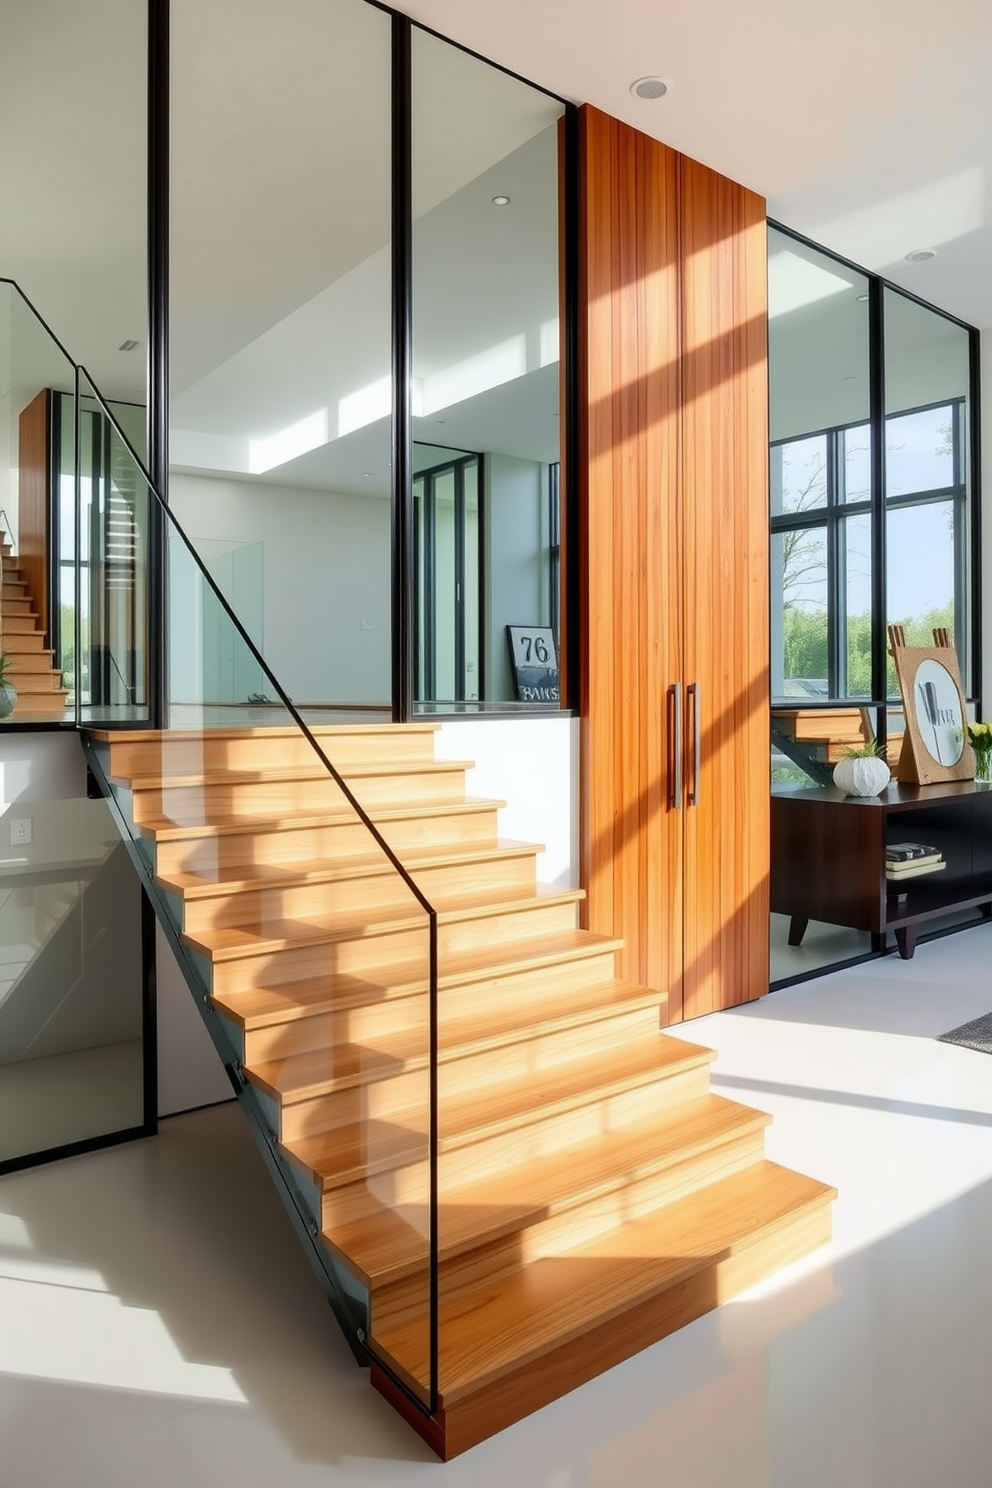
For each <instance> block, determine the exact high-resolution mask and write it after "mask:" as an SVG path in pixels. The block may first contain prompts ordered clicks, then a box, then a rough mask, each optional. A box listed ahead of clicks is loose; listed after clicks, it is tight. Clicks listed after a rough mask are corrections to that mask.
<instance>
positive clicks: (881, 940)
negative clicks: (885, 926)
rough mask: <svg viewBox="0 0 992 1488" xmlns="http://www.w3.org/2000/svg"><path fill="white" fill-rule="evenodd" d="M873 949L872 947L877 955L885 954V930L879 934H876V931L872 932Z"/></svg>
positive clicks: (873, 952)
mask: <svg viewBox="0 0 992 1488" xmlns="http://www.w3.org/2000/svg"><path fill="white" fill-rule="evenodd" d="M871 949H872V954H873V955H875V956H882V955H884V954H885V931H884V930H883V931H882V933H881V934H880V935H879V934H876V933H875V932H874V931H873V932H872V937H871Z"/></svg>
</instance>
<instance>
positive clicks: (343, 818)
mask: <svg viewBox="0 0 992 1488" xmlns="http://www.w3.org/2000/svg"><path fill="white" fill-rule="evenodd" d="M434 730H435V726H434V725H431V724H417V725H408V726H391V725H372V726H351V727H345V726H342V727H326V728H320V729H318V730H316V732H317V734H318V736H319V739H320V742H321V745H322V747H323V748H324V750H325V751H326V752H327V754H328V756H329V758H331V759H332V760H334V762H335V764H336V766H337V768H338V769H339V770H340V771H341V773H342V775H343V777H344V778H345V779H346V780H347V782H348V784H349V786H350V787H351V789H352V790H353V791H354V792H355V794H356V796H357V797H358V798H359V799H360V800H361V802H362V804H363V806H364V807H365V809H366V810H367V811H368V812H369V814H370V815H371V816H372V817H373V819H374V820H375V821H376V823H377V825H378V827H379V829H380V831H381V832H382V833H383V835H384V836H385V838H386V839H387V840H388V841H389V843H390V845H391V846H392V848H393V850H394V851H395V852H396V853H397V854H398V856H399V857H400V858H401V860H402V861H403V862H404V865H405V866H406V867H407V869H408V871H409V872H410V873H411V874H412V875H413V877H414V878H415V880H416V881H417V883H418V884H419V886H420V887H421V888H422V890H423V892H424V893H425V894H426V895H427V896H428V897H429V899H430V900H431V902H432V903H433V904H434V905H435V907H436V909H437V911H438V942H439V988H438V996H439V1003H438V1008H439V1045H440V1058H439V1067H438V1091H439V1154H438V1172H439V1184H440V1190H439V1191H440V1206H439V1225H438V1230H439V1236H438V1238H439V1255H440V1299H441V1300H440V1329H439V1332H440V1359H439V1395H440V1409H439V1411H438V1413H437V1415H435V1416H434V1417H431V1418H427V1417H425V1416H424V1415H423V1414H422V1413H421V1412H419V1411H418V1410H417V1409H416V1408H415V1407H414V1406H413V1405H412V1404H411V1403H410V1401H409V1400H408V1398H407V1396H406V1395H405V1394H404V1393H403V1392H402V1391H401V1390H400V1389H399V1388H397V1386H396V1384H395V1383H394V1382H393V1381H392V1380H391V1379H390V1377H389V1374H388V1373H387V1372H386V1371H385V1370H384V1369H382V1368H380V1367H379V1365H378V1364H376V1363H373V1366H372V1379H373V1383H374V1384H375V1385H376V1387H377V1388H378V1389H379V1390H380V1391H382V1393H383V1394H384V1395H385V1396H386V1397H387V1398H388V1399H390V1400H391V1402H392V1403H393V1404H394V1405H395V1406H396V1408H397V1409H398V1410H399V1411H401V1413H402V1414H403V1415H404V1416H405V1417H406V1418H407V1419H408V1420H409V1421H410V1423H411V1424H412V1425H413V1426H414V1427H415V1429H416V1430H417V1431H419V1432H420V1434H421V1435H422V1436H423V1437H424V1438H425V1440H426V1441H428V1442H429V1443H430V1445H431V1446H432V1447H433V1448H434V1449H435V1450H436V1451H437V1452H438V1453H439V1455H441V1456H442V1457H445V1458H448V1457H451V1456H453V1455H455V1454H456V1453H458V1452H461V1451H463V1450H464V1449H465V1448H467V1447H470V1446H472V1445H473V1444H474V1443H476V1442H478V1441H480V1440H482V1439H483V1438H485V1437H487V1436H490V1435H492V1434H493V1433H495V1432H496V1431H499V1430H500V1429H502V1428H503V1427H504V1426H507V1425H509V1424H511V1423H512V1422H514V1421H517V1420H519V1419H520V1418H521V1417H523V1416H525V1415H527V1414H528V1413H529V1412H531V1411H533V1410H535V1409H537V1408H538V1407H540V1406H542V1405H544V1404H546V1403H548V1402H549V1401H551V1400H553V1399H555V1398H556V1397H558V1396H560V1395H562V1394H564V1393H565V1392H566V1391H568V1390H570V1389H572V1388H574V1387H575V1386H577V1385H579V1384H580V1383H582V1382H583V1381H585V1380H588V1379H590V1378H592V1377H593V1376H594V1375H596V1374H598V1373H600V1372H602V1371H603V1370H605V1369H608V1368H609V1367H610V1366H611V1365H613V1364H615V1363H617V1362H618V1361H619V1360H621V1359H624V1358H626V1357H628V1356H629V1355H631V1354H633V1353H635V1352H636V1351H638V1350H639V1349H642V1348H644V1347H646V1346H647V1345H648V1344H650V1343H652V1342H654V1341H655V1340H657V1339H659V1338H661V1337H663V1336H664V1335H665V1334H667V1333H669V1332H671V1331H673V1330H674V1329H676V1328H679V1327H681V1326H683V1325H684V1324H685V1323H687V1322H689V1321H691V1319H693V1318H694V1317H697V1316H698V1315H700V1314H701V1313H703V1312H705V1311H707V1310H708V1309H710V1308H712V1307H714V1306H716V1305H717V1304H718V1303H719V1302H721V1301H723V1300H724V1299H725V1298H727V1297H730V1296H732V1295H733V1294H734V1293H735V1292H738V1291H740V1290H741V1289H742V1288H744V1287H747V1286H749V1285H751V1284H752V1283H754V1282H756V1281H758V1280H759V1279H760V1278H762V1277H764V1276H766V1275H767V1274H768V1273H769V1272H771V1271H773V1270H774V1269H776V1268H778V1267H780V1266H782V1265H785V1264H787V1263H788V1262H790V1261H792V1260H794V1259H796V1258H798V1257H799V1256H801V1255H803V1254H805V1253H806V1252H808V1251H809V1250H811V1249H812V1248H814V1247H816V1246H818V1245H821V1244H823V1243H824V1242H825V1241H826V1240H827V1239H828V1238H829V1235H830V1204H831V1200H832V1198H833V1197H834V1194H833V1190H832V1189H830V1188H828V1187H827V1186H825V1185H824V1184H822V1183H818V1182H816V1181H814V1180H812V1179H809V1178H806V1177H803V1176H801V1175H799V1174H796V1173H793V1172H790V1171H788V1170H786V1169H783V1168H781V1167H777V1166H776V1165H774V1164H773V1163H770V1162H768V1161H767V1160H766V1159H765V1158H764V1155H763V1154H764V1147H763V1143H764V1128H765V1126H766V1125H767V1124H768V1121H769V1118H768V1117H767V1116H765V1115H763V1114H762V1113H760V1112H756V1111H752V1110H749V1109H747V1108H746V1107H743V1106H740V1105H737V1104H736V1103H734V1102H731V1101H727V1100H724V1099H722V1098H721V1097H719V1096H716V1095H714V1094H713V1093H712V1092H711V1091H710V1088H709V1073H708V1071H709V1063H710V1061H711V1059H712V1058H713V1057H714V1056H713V1054H712V1052H711V1051H710V1050H708V1049H704V1048H701V1047H699V1046H697V1045H695V1044H691V1043H687V1042H686V1041H684V1040H683V1039H676V1038H673V1037H670V1036H668V1035H666V1034H664V1033H662V1032H661V1031H660V1028H659V1003H660V1001H662V1000H663V999H662V997H661V995H660V994H659V993H658V992H657V991H653V990H650V989H647V988H644V987H638V986H633V985H631V984H629V983H626V982H622V981H620V980H618V979H617V977H616V974H615V960H614V958H615V953H616V951H617V950H618V949H619V944H620V943H619V942H618V941H615V940H610V939H608V938H606V937H604V936H601V935H594V934H592V933H590V932H588V931H585V930H582V929H580V928H578V925H577V910H578V906H579V902H580V900H581V898H582V895H581V893H580V892H579V891H575V890H562V889H557V888H540V887H539V886H538V885H537V884H536V880H535V859H536V855H537V853H538V851H539V849H538V848H537V847H535V846H533V845H528V844H523V843H517V842H501V841H500V840H499V838H498V835H497V812H498V808H499V806H500V804H501V803H500V802H497V801H482V800H472V799H467V798H466V796H465V778H464V772H465V769H466V768H467V766H466V765H465V764H464V763H460V762H459V763H451V762H437V761H435V759H434V756H433V733H434ZM92 737H93V738H94V739H95V740H97V741H99V745H100V747H102V748H104V749H105V750H108V751H109V772H110V777H111V781H112V785H113V788H114V790H115V793H116V794H117V795H118V800H119V802H120V804H121V805H122V809H125V810H126V811H128V812H129V813H130V815H131V818H132V820H133V821H134V823H136V826H137V831H138V832H139V834H140V837H141V839H142V841H143V842H144V843H145V844H146V847H147V849H148V851H149V855H150V858H151V860H152V862H153V864H154V873H155V875H156V877H157V879H158V881H159V886H160V887H161V888H162V889H163V890H164V891H165V892H166V894H167V895H169V896H171V898H172V900H173V902H174V903H175V905H176V908H177V914H181V924H182V934H183V936H184V938H185V940H186V942H187V943H188V945H189V946H190V947H191V948H192V950H193V951H195V952H196V953H197V954H198V955H199V957H201V958H203V962H204V964H206V965H207V966H208V967H209V973H208V974H209V979H210V986H209V994H210V999H211V1002H212V1005H213V1006H214V1007H215V1008H216V1009H217V1010H218V1011H219V1013H220V1014H222V1016H223V1018H224V1019H226V1020H227V1026H228V1027H229V1029H230V1030H231V1037H232V1040H233V1042H234V1046H235V1047H236V1048H238V1049H240V1051H241V1058H242V1062H243V1070H244V1075H245V1077H246V1079H247V1080H248V1081H249V1082H250V1083H251V1084H252V1085H253V1086H254V1087H255V1088H256V1090H257V1091H258V1092H260V1093H261V1095H262V1096H263V1097H265V1098H266V1100H267V1101H268V1102H271V1109H272V1110H273V1112H274V1113H275V1115H274V1116H273V1121H274V1123H275V1124H276V1125H277V1128H278V1129H277V1131H276V1133H275V1135H276V1137H277V1138H278V1145H279V1150H280V1152H281V1155H282V1158H283V1160H285V1161H286V1162H287V1163H288V1164H290V1165H291V1167H292V1169H293V1171H294V1172H295V1173H296V1174H297V1175H298V1178H299V1180H301V1181H302V1183H303V1184H304V1186H305V1187H306V1188H307V1190H308V1191H310V1192H312V1193H313V1194H314V1195H315V1200H314V1202H315V1204H316V1205H318V1206H319V1218H320V1225H321V1229H322V1239H323V1244H324V1245H325V1246H326V1247H327V1248H328V1250H329V1252H330V1253H331V1255H332V1256H333V1257H334V1258H335V1260H336V1261H337V1262H338V1263H339V1265H341V1266H343V1267H344V1268H346V1270H347V1272H348V1273H349V1274H350V1276H351V1278H352V1279H353V1283H354V1286H355V1288H356V1289H357V1290H359V1291H364V1292H367V1295H368V1331H369V1337H370V1340H371V1343H372V1345H373V1346H374V1348H375V1350H376V1351H377V1353H378V1355H379V1357H380V1359H381V1360H382V1361H383V1362H384V1363H385V1364H387V1365H388V1366H389V1368H390V1369H391V1370H392V1372H393V1374H394V1375H395V1376H396V1377H398V1378H399V1379H401V1380H405V1381H407V1382H409V1383H410V1384H411V1385H412V1386H413V1387H414V1388H415V1389H417V1390H419V1391H421V1392H422V1391H423V1390H424V1389H425V1387H426V1385H427V1382H428V1377H429V1355H428V1340H429V1333H428V1327H427V1315H428V1284H427V1271H426V1256H427V1249H426V1241H425V1238H424V1237H425V1234H426V1232H427V1212H428V1211H427V1202H428V1183H429V1179H428V1163H427V1147H426V1132H427V1121H428V1102H427V1091H428V1084H427V1076H428V1053H427V1051H428V994H427V980H426V967H427V954H426V952H427V937H426V933H425V921H424V914H423V911H422V910H421V909H420V908H419V907H418V906H417V905H416V903H415V902H414V901H413V900H412V898H411V896H410V893H409V890H408V889H407V888H406V887H405V886H404V885H403V884H402V881H401V880H400V879H399V878H398V877H397V875H396V873H395V870H393V869H392V868H391V867H390V866H389V865H388V862H387V860H386V859H385V858H384V856H383V855H382V854H381V852H380V851H379V850H378V849H374V844H373V843H372V840H371V838H370V836H369V834H368V831H367V829H365V828H364V827H363V826H362V824H361V822H360V821H359V820H358V819H357V818H356V816H355V814H354V812H353V811H352V810H351V808H350V807H348V806H347V805H346V803H345V802H344V799H343V797H342V795H341V792H340V790H339V788H338V787H337V785H336V784H335V782H334V781H333V780H332V779H331V778H330V777H329V776H328V775H327V773H326V772H325V771H324V770H323V769H322V767H321V766H320V764H319V762H318V761H316V759H315V757H314V755H313V753H312V751H311V750H310V749H309V747H308V746H307V744H306V741H305V740H304V739H303V738H302V736H300V735H298V734H297V733H296V732H295V731H294V730H290V729H259V730H214V731H211V732H210V733H209V734H196V733H187V734H180V733H170V734H167V735H160V734H155V733H148V732H134V733H121V732H113V733H100V734H94V735H93V736H92ZM106 757H107V756H105V758H106Z"/></svg>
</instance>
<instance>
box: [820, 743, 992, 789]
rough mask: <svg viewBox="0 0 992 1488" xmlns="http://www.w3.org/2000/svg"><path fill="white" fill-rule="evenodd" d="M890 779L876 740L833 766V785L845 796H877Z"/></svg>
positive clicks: (886, 764) (850, 750)
mask: <svg viewBox="0 0 992 1488" xmlns="http://www.w3.org/2000/svg"><path fill="white" fill-rule="evenodd" d="M990 743H992V736H990ZM891 779H892V771H891V770H890V769H889V765H888V761H887V760H886V758H885V754H884V752H883V750H882V746H881V745H880V744H879V742H878V740H877V739H872V740H871V742H870V743H868V744H862V745H860V746H859V747H858V748H857V749H848V750H846V751H845V754H844V758H843V759H841V760H838V762H837V764H836V765H835V766H834V785H836V787H837V789H838V790H842V791H843V792H844V794H845V796H877V795H879V794H881V792H882V791H883V790H884V789H885V787H886V786H887V785H888V783H889V781H890V780H891Z"/></svg>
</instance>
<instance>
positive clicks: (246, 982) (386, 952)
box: [210, 923, 428, 997]
mask: <svg viewBox="0 0 992 1488" xmlns="http://www.w3.org/2000/svg"><path fill="white" fill-rule="evenodd" d="M411 962H414V963H417V964H419V965H420V966H422V967H423V969H424V980H425V982H426V978H427V965H428V939H427V929H426V923H425V925H424V926H422V927H420V928H418V929H417V930H407V931H404V932H403V933H402V934H400V935H391V936H370V937H368V938H367V939H355V940H344V941H318V942H316V943H315V944H313V945H301V946H293V947H291V948H289V949H287V950H281V951H273V952H266V953H265V954H262V955H258V956H238V957H232V958H231V959H230V960H225V961H219V960H215V961H214V962H213V964H212V966H211V969H210V990H211V992H212V993H213V994H214V995H215V996H218V997H233V996H237V995H238V994H239V993H242V992H250V991H252V990H253V989H254V988H256V987H274V986H285V985H288V984H289V983H291V982H298V981H299V982H302V981H306V980H308V979H311V978H325V979H328V980H330V979H333V977H334V976H335V975H342V976H359V977H363V978H365V977H367V978H369V979H370V980H372V981H373V982H374V983H382V982H385V983H388V982H389V980H390V977H391V973H392V968H394V967H396V968H397V969H398V968H400V967H405V966H406V965H408V964H409V963H411Z"/></svg>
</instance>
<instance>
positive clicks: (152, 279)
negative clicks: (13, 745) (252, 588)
mask: <svg viewBox="0 0 992 1488" xmlns="http://www.w3.org/2000/svg"><path fill="white" fill-rule="evenodd" d="M170 47H171V27H170V12H169V0H148V179H147V182H146V189H147V193H148V389H147V392H148V414H147V435H146V440H145V449H146V451H147V456H148V458H147V465H148V471H149V474H150V476H151V484H152V485H153V486H154V487H155V490H156V491H157V492H159V493H160V494H161V498H162V500H163V502H165V503H167V502H168V499H169V208H170V197H169V156H170V146H169V130H170V118H169V90H170V66H169V63H170ZM150 515H151V518H152V520H151V526H150V530H149V533H148V608H149V637H148V640H149V645H148V663H149V674H150V675H149V684H148V701H149V708H150V718H149V722H150V724H151V725H152V726H153V727H154V728H161V727H162V725H163V723H164V722H165V712H166V696H167V682H166V667H167V665H168V661H167V649H166V640H165V593H166V576H165V565H166V542H165V527H164V524H163V521H162V518H161V516H160V515H159V509H158V507H157V506H156V505H155V504H154V503H153V505H152V510H151V513H150Z"/></svg>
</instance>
